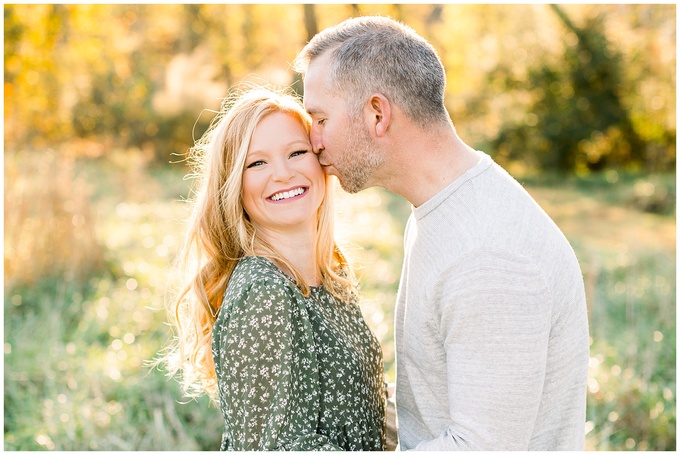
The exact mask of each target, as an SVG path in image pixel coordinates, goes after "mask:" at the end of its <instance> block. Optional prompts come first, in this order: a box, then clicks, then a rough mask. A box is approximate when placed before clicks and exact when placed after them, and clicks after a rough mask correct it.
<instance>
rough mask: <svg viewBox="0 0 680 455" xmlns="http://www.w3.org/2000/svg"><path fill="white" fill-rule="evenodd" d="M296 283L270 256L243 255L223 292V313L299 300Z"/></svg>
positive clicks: (262, 308) (261, 308)
mask: <svg viewBox="0 0 680 455" xmlns="http://www.w3.org/2000/svg"><path fill="white" fill-rule="evenodd" d="M295 290H296V288H295V286H294V285H293V283H292V282H291V281H290V279H289V278H287V277H286V276H285V275H284V273H283V272H282V271H281V270H280V269H279V268H278V267H276V265H274V264H273V263H272V262H271V261H270V260H269V259H267V258H264V257H259V256H247V257H244V258H241V259H240V260H239V263H238V264H237V265H236V267H235V268H234V271H233V272H232V274H231V278H230V279H229V284H228V285H227V289H226V290H225V292H224V297H223V299H222V308H221V311H220V313H222V314H225V313H227V314H228V313H232V312H234V311H240V310H254V309H255V308H254V307H257V308H259V309H260V310H264V309H266V308H267V307H271V306H272V305H274V304H276V305H277V306H281V305H284V306H285V305H287V303H288V302H292V301H294V300H296V296H297V294H298V293H297V292H295Z"/></svg>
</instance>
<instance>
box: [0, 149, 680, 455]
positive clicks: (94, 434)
mask: <svg viewBox="0 0 680 455" xmlns="http://www.w3.org/2000/svg"><path fill="white" fill-rule="evenodd" d="M32 157H33V156H31V157H30V158H32ZM47 157H48V158H50V157H51V158H50V159H52V161H50V164H49V165H41V164H37V162H36V161H35V160H33V159H29V156H28V155H19V156H17V155H11V156H9V157H6V169H5V171H6V180H5V181H6V189H5V210H6V217H5V224H6V227H5V242H6V244H5V245H6V248H5V264H6V266H5V283H6V287H5V306H4V321H5V340H4V352H5V358H4V361H5V362H4V366H5V368H4V375H5V380H4V389H5V402H4V422H5V433H4V436H5V438H4V439H5V449H6V450H45V449H50V450H215V449H216V448H218V446H219V441H220V434H221V427H222V417H221V415H220V412H219V410H218V409H217V408H216V407H215V406H212V405H210V404H209V403H208V400H207V399H206V398H205V397H204V398H202V399H199V400H193V401H189V400H185V399H183V398H182V397H181V394H180V392H179V387H178V385H177V383H176V382H175V381H173V380H168V379H166V378H165V377H164V376H163V375H162V374H161V373H160V372H158V371H157V370H150V369H149V368H148V367H146V366H145V362H146V361H148V360H149V359H151V358H152V357H153V356H154V355H155V353H156V352H157V351H158V349H160V348H161V347H162V346H163V344H164V342H165V341H166V340H167V338H168V337H169V336H170V334H171V330H170V328H169V327H168V326H167V325H166V324H165V318H166V315H165V312H164V310H163V306H164V298H165V293H166V288H167V285H168V276H169V274H168V272H169V270H170V269H169V263H170V260H171V258H172V256H173V254H174V252H175V249H176V247H177V245H178V243H179V238H180V235H181V231H182V223H181V221H182V219H183V217H184V216H186V211H185V207H184V206H183V204H182V203H181V202H180V200H181V198H182V197H183V196H186V189H187V184H186V182H184V181H183V180H182V174H183V172H184V171H185V169H184V168H183V167H182V166H180V165H175V169H174V170H173V169H170V170H168V169H167V168H149V167H148V166H147V163H145V162H144V161H143V160H141V159H140V158H139V157H137V156H136V155H134V154H131V153H127V154H126V153H123V152H115V153H113V154H112V155H111V156H110V157H108V158H107V159H98V160H88V161H74V162H71V163H67V164H63V163H61V161H60V159H57V157H54V156H52V155H47ZM57 174H65V176H66V178H57V177H56V176H55V175H57ZM671 177H672V178H671ZM610 180H613V177H612V174H610V175H609V180H607V177H606V176H605V175H603V176H594V177H591V178H580V180H578V179H566V180H560V179H558V178H557V177H544V178H538V177H536V178H533V179H529V178H527V179H525V180H524V184H525V186H526V188H527V189H528V190H529V191H530V192H531V193H532V194H533V195H534V196H535V197H536V199H537V200H538V201H539V203H541V205H543V206H544V207H545V208H546V210H547V211H548V213H549V214H550V215H551V216H552V217H553V219H555V221H556V222H557V224H558V225H559V226H560V227H561V228H562V229H563V231H564V232H565V235H567V237H568V238H569V239H570V241H571V242H572V244H573V245H574V248H575V250H576V253H577V256H578V257H579V259H580V262H581V266H582V269H583V272H584V278H585V282H586V291H587V295H588V303H589V313H590V328H591V338H592V343H591V363H590V377H589V385H588V388H589V396H588V413H587V420H588V423H587V429H588V430H589V431H588V433H587V435H586V438H587V447H588V448H589V449H594V450H627V449H631V450H674V449H675V418H676V411H675V401H676V398H675V384H676V377H675V367H676V364H675V359H676V351H675V345H676V335H675V320H676V317H675V316H676V314H675V294H676V288H675V283H676V282H675V267H676V265H675V216H674V213H675V211H674V208H673V210H667V209H664V210H656V211H654V210H649V207H645V206H643V205H634V206H633V207H631V206H630V204H629V202H630V201H631V197H633V196H634V195H635V191H636V190H635V188H636V185H637V186H638V188H642V186H641V185H644V184H645V183H649V182H652V183H653V184H654V186H655V188H657V187H661V186H663V187H664V188H666V190H665V191H666V194H667V195H669V194H672V198H673V201H674V197H675V187H674V176H644V175H635V176H628V175H623V174H619V175H618V180H617V181H616V182H611V181H610ZM658 182H661V183H658ZM39 187H46V188H47V190H48V191H43V192H38V191H37V190H36V189H35V188H39ZM638 191H642V190H640V189H638ZM645 191H646V192H645V193H644V194H649V187H648V186H647V187H646V190H645ZM76 193H78V194H81V193H82V194H83V195H84V196H85V197H80V198H77V197H75V196H74V194H76ZM55 195H56V197H55ZM667 197H670V196H667ZM17 201H18V202H17ZM36 204H37V206H38V207H40V210H36V209H34V208H33V207H34V206H36ZM672 205H673V207H674V203H673V204H672ZM338 210H339V219H340V234H341V238H342V239H343V240H344V242H345V243H346V249H347V250H348V252H349V254H350V256H351V257H353V258H354V259H355V261H356V263H357V265H358V266H359V274H360V276H361V280H362V296H363V299H364V301H363V311H364V314H365V316H366V318H367V321H368V323H369V325H371V327H372V328H373V330H374V331H375V333H376V334H377V335H378V337H379V338H380V340H381V341H382V343H383V348H384V354H385V364H386V371H387V376H388V379H389V380H391V381H393V380H394V349H393V345H392V336H393V334H392V330H393V323H392V321H393V305H394V299H395V294H396V289H397V284H398V279H399V273H400V269H401V261H402V243H401V242H402V231H403V227H404V223H405V221H406V218H407V217H408V214H409V212H410V208H409V205H408V204H407V203H406V202H405V201H403V200H402V199H400V198H399V197H397V196H393V195H390V194H389V193H387V192H385V191H383V190H380V189H370V190H367V191H364V192H362V193H360V194H359V195H351V196H350V195H345V194H341V197H340V201H339V203H338ZM8 213H11V214H12V215H11V216H9V215H8ZM41 214H42V215H41ZM46 214H49V218H48V217H47V215H46ZM55 217H61V218H63V219H55ZM83 220H85V223H84V224H85V225H86V226H84V225H83V222H82V221H83ZM85 227H89V228H90V229H91V231H92V232H93V233H94V234H93V236H92V237H91V238H90V237H88V236H87V235H86V233H87V232H88V231H87V230H85ZM49 229H52V230H54V231H55V232H56V233H54V234H53V235H51V236H50V237H45V236H47V232H48V230H49ZM41 239H42V240H41ZM31 240H35V242H32V241H31ZM12 242H15V243H18V244H21V245H24V247H22V248H23V249H16V248H15V249H12V248H9V249H8V248H7V245H8V244H10V243H12ZM46 242H47V243H46ZM46 244H47V245H52V246H53V247H54V250H55V251H58V252H59V254H58V255H56V254H53V255H49V254H47V253H44V254H43V253H42V250H41V249H39V247H40V248H43V247H44V245H46ZM31 245H36V247H35V248H34V249H33V250H31V249H30V247H31ZM41 255H42V256H41ZM37 260H40V261H39V262H40V263H41V264H42V263H44V265H45V266H44V267H40V268H38V267H31V263H32V262H34V261H37ZM88 264H89V265H88ZM8 265H9V267H8ZM85 267H87V268H85Z"/></svg>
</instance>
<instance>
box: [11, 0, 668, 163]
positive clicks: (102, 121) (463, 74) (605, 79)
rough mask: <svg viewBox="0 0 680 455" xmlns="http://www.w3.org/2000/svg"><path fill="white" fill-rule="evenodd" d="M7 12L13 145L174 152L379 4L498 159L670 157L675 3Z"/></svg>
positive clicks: (165, 156) (463, 124)
mask: <svg viewBox="0 0 680 455" xmlns="http://www.w3.org/2000/svg"><path fill="white" fill-rule="evenodd" d="M4 12H5V16H4V25H5V40H4V48H5V66H4V71H5V72H4V76H5V117H6V123H5V131H6V137H5V140H6V144H8V145H9V146H11V147H17V146H18V147H26V146H29V147H46V146H51V147H55V148H61V145H62V144H63V145H64V146H67V147H68V146H69V145H70V144H69V142H70V141H71V140H72V139H73V138H80V139H82V140H84V141H85V142H86V143H87V144H88V147H85V150H84V152H85V153H88V154H102V153H104V150H103V149H105V148H106V147H101V146H98V145H100V144H106V146H112V147H120V148H135V149H141V150H145V153H148V154H149V155H150V156H153V157H154V159H155V160H156V161H158V162H159V163H162V164H167V163H168V161H170V160H171V157H172V156H173V155H172V154H184V153H186V151H187V150H188V149H189V147H190V146H191V145H192V142H193V138H194V137H192V132H195V133H196V134H195V137H198V136H199V135H200V133H201V132H202V131H203V130H204V129H205V128H206V126H207V124H208V122H209V121H210V117H211V116H210V115H201V113H202V112H203V111H204V110H208V111H210V110H211V109H217V107H218V106H219V101H220V99H221V98H222V97H224V96H226V94H227V92H228V88H229V87H231V86H232V85H234V84H238V83H240V82H251V81H261V82H266V83H271V84H275V85H288V84H293V83H294V82H295V81H296V80H297V78H298V76H297V75H295V74H294V73H293V71H292V69H291V68H290V62H291V61H292V60H293V59H294V57H295V55H296V54H297V52H298V51H299V50H300V49H301V47H302V46H303V45H304V43H305V42H306V41H307V40H308V39H309V38H310V36H311V35H313V34H314V32H316V31H318V30H319V29H320V28H321V27H326V26H328V25H331V24H334V23H336V22H339V21H341V20H342V19H345V18H347V17H349V16H352V15H359V14H383V15H391V16H392V17H395V18H397V19H400V20H404V21H406V22H407V23H408V24H409V25H411V26H412V27H413V28H415V29H416V30H417V31H418V32H420V33H421V34H423V35H424V36H425V37H426V38H428V39H429V40H430V41H431V42H432V43H433V45H434V46H435V47H436V48H437V50H438V51H439V52H440V54H441V56H442V61H443V63H444V65H445V67H446V69H447V73H448V75H449V76H448V79H449V88H448V89H447V93H446V104H447V106H448V107H449V110H450V111H451V116H452V118H453V119H454V122H455V123H456V126H457V128H458V130H459V131H460V132H461V134H462V135H463V137H464V138H465V139H466V140H468V141H469V142H471V143H474V144H477V145H484V144H492V149H491V150H488V152H489V153H490V154H492V155H497V156H498V157H499V159H500V160H503V159H506V160H522V161H526V162H528V163H530V164H533V165H535V166H537V167H539V168H541V169H557V170H561V171H568V172H571V171H574V170H575V171H578V172H586V171H588V170H597V169H602V168H609V167H610V166H616V167H626V168H644V169H647V170H655V171H661V170H667V169H671V168H672V167H673V166H674V163H675V136H676V133H675V111H674V106H675V102H674V95H673V94H674V88H675V82H674V78H673V77H672V74H673V68H674V67H675V64H674V62H675V47H674V46H675V45H674V40H672V39H671V36H670V34H672V33H674V30H675V27H674V17H675V14H674V6H673V5H627V6H620V5H619V6H616V5H595V6H593V5H565V6H563V7H557V6H554V5H553V6H547V5H533V6H532V5H380V4H376V5H271V4H269V5H255V4H244V5H236V4H226V5H212V4H205V5H117V4H111V5H32V4H28V5H21V4H17V5H5V6H4ZM577 24H578V25H577ZM281 37H284V39H282V38H281ZM298 86H299V83H298ZM194 122H197V125H196V129H195V131H194V130H193V129H192V126H193V125H194ZM81 153H82V152H81Z"/></svg>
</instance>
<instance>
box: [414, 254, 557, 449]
mask: <svg viewBox="0 0 680 455" xmlns="http://www.w3.org/2000/svg"><path fill="white" fill-rule="evenodd" d="M434 292H435V296H434V299H433V300H434V301H436V302H441V318H440V326H439V333H440V337H441V340H442V341H443V344H444V351H445V356H446V357H445V361H446V369H447V372H448V374H447V377H448V384H447V386H446V388H447V390H441V393H442V395H441V396H442V397H445V396H448V410H449V411H448V412H449V418H450V420H449V422H448V424H447V425H446V429H445V430H444V431H443V432H442V433H441V434H440V435H439V436H438V437H436V438H435V439H433V440H430V441H423V442H421V443H419V444H418V445H417V447H416V449H417V450H461V449H463V450H466V449H477V450H528V448H529V444H530V440H531V437H532V431H533V428H534V422H535V420H536V418H537V415H538V411H539V405H540V404H541V397H542V391H543V384H544V379H545V368H546V358H547V352H548V343H549V338H550V326H551V308H552V303H551V302H552V297H551V295H550V292H549V291H548V289H547V287H546V286H545V281H544V279H543V277H542V276H541V273H540V271H539V270H538V269H537V267H536V266H535V264H533V263H532V262H531V261H530V260H528V259H527V258H525V257H522V256H519V255H516V254H510V253H507V252H504V251H491V250H482V251H474V252H472V253H470V254H469V255H467V256H466V257H462V258H461V260H460V261H459V262H458V263H457V264H456V265H454V266H453V267H452V269H451V270H449V271H446V273H443V274H442V276H441V278H440V280H439V282H438V283H437V285H436V286H435V287H434ZM442 360H444V359H442Z"/></svg>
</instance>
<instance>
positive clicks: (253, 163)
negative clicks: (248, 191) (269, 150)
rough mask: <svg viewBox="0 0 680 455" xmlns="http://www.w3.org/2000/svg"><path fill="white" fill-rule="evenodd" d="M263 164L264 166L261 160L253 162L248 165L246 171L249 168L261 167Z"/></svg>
mask: <svg viewBox="0 0 680 455" xmlns="http://www.w3.org/2000/svg"><path fill="white" fill-rule="evenodd" d="M263 164H265V163H264V161H262V160H260V161H253V162H252V163H250V164H249V165H248V166H246V169H250V168H253V167H257V166H262V165H263Z"/></svg>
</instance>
